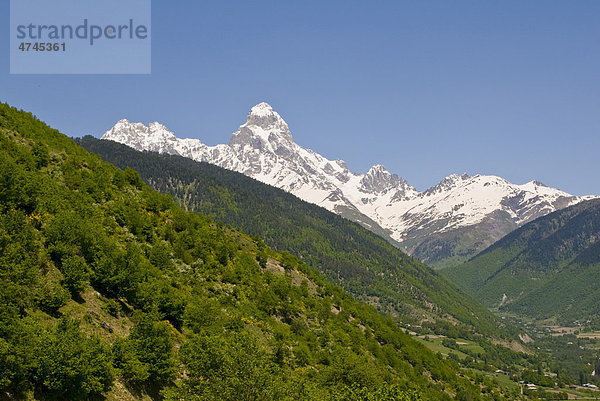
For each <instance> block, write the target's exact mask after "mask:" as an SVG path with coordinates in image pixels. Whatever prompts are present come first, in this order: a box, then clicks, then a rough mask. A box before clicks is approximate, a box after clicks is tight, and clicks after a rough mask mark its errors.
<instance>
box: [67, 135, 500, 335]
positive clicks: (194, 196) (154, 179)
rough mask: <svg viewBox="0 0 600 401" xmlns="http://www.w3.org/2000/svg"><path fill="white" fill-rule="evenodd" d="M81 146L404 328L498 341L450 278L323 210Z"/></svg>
mask: <svg viewBox="0 0 600 401" xmlns="http://www.w3.org/2000/svg"><path fill="white" fill-rule="evenodd" d="M77 141H78V143H79V144H80V145H81V146H83V147H84V148H86V149H88V150H90V151H92V152H94V153H97V154H99V155H100V156H102V158H103V159H104V160H106V161H109V162H111V163H114V164H115V165H117V166H119V167H121V168H125V167H131V168H133V169H135V170H137V171H139V172H140V174H141V176H142V178H143V179H144V180H145V181H146V182H148V183H149V184H150V185H151V186H153V187H154V188H156V189H158V190H160V191H162V192H166V193H171V194H173V195H174V196H175V197H176V198H177V199H179V200H180V201H181V202H182V204H183V205H184V206H185V207H187V208H189V209H191V210H196V211H199V212H202V213H205V214H208V215H209V216H211V217H213V218H214V219H216V220H218V221H223V222H225V223H227V224H231V225H233V226H234V227H238V228H240V229H243V230H244V231H246V232H248V233H250V234H258V235H260V236H262V237H263V238H264V239H265V241H266V242H267V244H269V245H270V246H273V247H274V248H276V249H279V250H289V251H290V252H293V253H295V254H297V255H299V256H301V257H302V258H303V260H305V261H306V262H307V263H308V264H309V265H310V266H313V267H315V268H317V269H319V270H321V271H322V272H323V273H325V274H326V276H327V277H329V278H330V279H332V280H334V281H335V282H337V283H339V284H341V285H342V286H343V287H344V288H346V289H347V290H349V291H350V292H352V293H353V294H354V295H355V296H357V297H358V298H359V299H360V300H363V301H365V302H367V303H370V304H373V305H376V306H377V307H378V308H379V309H380V310H382V311H385V312H389V313H391V314H393V315H395V316H397V318H399V319H400V320H402V321H403V322H404V323H423V322H427V321H429V322H430V324H431V322H433V321H438V320H444V321H448V320H449V321H451V322H456V321H460V322H462V323H463V326H464V327H463V328H464V329H466V330H468V331H470V330H472V327H475V330H476V331H478V332H480V333H488V334H498V333H499V330H498V324H499V323H498V321H497V320H496V318H495V317H494V316H493V315H492V314H491V313H490V312H489V311H487V310H486V309H485V308H484V307H483V306H482V305H480V304H478V303H476V302H474V301H473V300H472V299H470V297H468V296H465V295H466V294H464V293H462V292H460V291H457V289H456V287H455V286H454V285H453V284H451V283H450V282H449V281H447V280H446V279H445V278H443V277H441V276H439V275H438V274H437V273H435V272H434V271H432V270H431V269H430V268H429V267H427V266H425V265H423V264H422V263H420V262H419V261H418V260H416V259H413V258H411V257H408V256H406V255H405V254H404V253H403V252H402V251H400V250H399V249H397V248H395V247H393V246H391V245H390V244H388V243H387V242H386V241H385V240H383V239H382V238H380V237H378V236H376V235H374V234H373V233H371V232H369V231H368V230H366V229H364V228H362V227H360V226H359V225H358V224H355V223H352V222H350V221H348V220H346V219H344V218H341V217H339V216H337V215H336V214H334V213H331V212H329V211H327V210H325V209H323V208H321V207H318V206H315V205H312V204H309V203H307V202H304V201H302V200H300V199H298V198H297V197H295V196H293V195H291V194H289V193H287V192H285V191H283V190H280V189H278V188H274V187H272V186H270V185H265V184H262V183H260V182H258V181H256V180H253V179H251V178H248V177H246V176H244V175H243V174H240V173H236V172H233V171H230V170H227V169H223V168H220V167H217V166H214V165H211V164H208V163H199V162H194V161H192V160H190V159H188V158H183V157H179V156H168V155H159V154H157V153H148V152H143V153H142V152H138V151H135V150H133V149H131V148H129V147H127V146H124V145H121V144H118V143H116V142H112V141H106V140H102V141H100V140H98V139H95V138H93V137H90V136H87V137H84V138H82V139H78V140H77Z"/></svg>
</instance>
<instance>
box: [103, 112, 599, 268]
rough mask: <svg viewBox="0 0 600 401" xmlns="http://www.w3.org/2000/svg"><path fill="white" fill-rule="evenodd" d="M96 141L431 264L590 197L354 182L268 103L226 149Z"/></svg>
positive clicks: (486, 179)
mask: <svg viewBox="0 0 600 401" xmlns="http://www.w3.org/2000/svg"><path fill="white" fill-rule="evenodd" d="M102 139H106V140H112V141H115V142H120V143H123V144H125V145H128V146H130V147H133V148H135V149H137V150H147V151H155V152H159V153H169V154H178V155H181V156H184V157H189V158H191V159H194V160H197V161H206V162H209V163H212V164H216V165H218V166H221V167H224V168H227V169H230V170H235V171H238V172H241V173H243V174H245V175H248V176H250V177H252V178H255V179H257V180H259V181H262V182H264V183H267V184H270V185H273V186H276V187H279V188H281V189H283V190H285V191H288V192H291V193H293V194H295V195H296V196H298V197H299V198H301V199H303V200H305V201H307V202H311V203H314V204H317V205H320V206H323V207H325V208H327V209H329V210H331V211H333V212H336V213H338V214H341V215H343V216H344V217H347V218H350V219H352V220H355V221H357V222H359V223H361V224H362V225H363V226H365V227H367V228H369V229H371V230H372V231H375V232H377V233H378V234H380V235H384V236H387V237H388V239H392V242H394V241H397V242H400V243H402V245H403V246H404V247H405V249H406V250H407V251H408V252H409V253H413V254H415V256H417V257H419V258H421V259H422V260H424V261H425V262H429V263H433V264H438V263H441V262H444V261H446V260H452V261H456V262H457V261H459V260H462V259H465V258H467V257H469V256H472V255H474V254H475V253H476V252H477V251H478V250H481V249H483V247H484V246H487V245H489V244H490V243H491V242H493V241H495V240H497V239H499V238H500V237H501V236H503V235H505V234H507V233H508V232H510V231H511V230H513V229H515V228H516V227H518V226H521V225H522V224H524V223H526V222H528V221H530V220H532V219H535V218H537V217H540V216H543V215H545V214H548V213H550V212H553V211H555V210H558V209H561V208H564V207H566V206H569V205H572V204H575V203H577V202H580V201H581V200H583V199H588V198H589V197H575V196H571V195H569V194H567V193H565V192H563V191H560V190H558V189H553V188H549V187H546V186H544V185H543V184H541V183H539V182H537V181H531V182H529V183H527V184H523V185H514V184H511V183H510V182H508V181H506V180H505V179H503V178H500V177H496V176H483V175H476V176H469V175H466V174H464V175H461V176H459V175H456V174H453V175H450V176H449V177H447V178H445V179H443V180H442V181H441V182H440V183H439V184H437V185H435V186H434V187H432V188H430V189H428V190H426V191H424V192H419V191H417V190H416V189H415V188H414V187H413V186H411V185H410V184H408V182H406V180H404V179H403V178H401V177H399V176H398V175H396V174H392V173H390V172H388V171H387V170H386V169H385V168H384V167H383V166H382V165H376V166H373V167H372V168H371V169H370V170H369V171H368V172H367V173H365V174H356V173H353V172H351V171H350V170H349V169H348V167H347V166H346V163H344V162H343V161H342V160H328V159H326V158H325V157H323V156H321V155H319V154H318V153H315V152H314V151H312V150H310V149H304V148H302V147H301V146H299V145H297V144H296V143H295V142H294V141H293V138H292V134H291V132H290V130H289V127H288V125H287V124H286V122H285V121H284V120H283V118H281V116H280V115H279V114H278V113H277V112H276V111H274V110H273V109H272V108H271V106H269V105H268V104H267V103H260V104H258V105H256V106H254V107H253V108H252V109H251V110H250V113H249V114H248V117H247V119H246V122H245V123H244V124H243V125H241V126H240V127H239V129H238V130H237V131H236V132H234V133H233V135H232V136H231V139H230V141H229V145H217V146H207V145H205V144H203V143H202V142H201V141H200V140H198V139H179V138H177V137H176V136H175V135H174V134H173V133H172V132H170V131H169V130H168V129H167V128H166V127H165V126H163V125H161V124H159V123H156V122H155V123H151V124H149V125H148V126H145V125H143V124H141V123H130V122H129V121H127V120H121V121H119V122H118V123H117V124H116V125H115V126H114V127H113V128H112V129H110V130H109V131H107V132H106V133H105V134H104V135H103V136H102ZM474 232H477V235H474V234H473V233H474Z"/></svg>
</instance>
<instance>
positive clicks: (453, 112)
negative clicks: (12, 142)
mask: <svg viewBox="0 0 600 401" xmlns="http://www.w3.org/2000/svg"><path fill="white" fill-rule="evenodd" d="M183 4H184V2H173V1H171V2H169V1H165V0H154V1H153V3H152V13H153V16H152V42H153V43H152V44H153V46H152V60H153V62H152V74H151V75H147V76H145V75H139V76H135V75H134V76H131V75H81V76H77V75H72V76H61V75H29V76H28V75H9V74H8V72H9V59H8V52H9V38H8V35H2V36H1V37H0V54H3V55H4V57H2V58H0V63H1V65H0V100H1V101H4V102H8V103H10V104H11V105H14V106H17V107H19V108H23V109H26V110H28V111H31V112H33V113H34V114H36V115H37V116H38V117H40V118H41V119H43V120H44V121H46V122H48V123H49V124H50V125H52V126H54V127H55V128H58V129H59V130H61V131H62V132H63V133H65V134H67V135H69V136H81V135H83V134H88V133H91V134H93V135H95V136H99V135H101V134H102V133H103V132H104V131H105V130H107V129H109V128H110V127H111V126H112V125H113V124H114V123H115V122H116V121H117V120H119V119H121V118H128V119H130V120H133V121H141V122H144V123H148V122H151V121H160V122H162V123H163V124H165V125H166V126H167V127H169V128H170V129H171V130H173V131H174V132H175V133H176V134H177V135H178V136H182V137H194V138H199V139H201V140H202V141H203V142H205V143H207V144H210V145H214V144H217V143H226V142H228V140H229V137H230V134H231V133H232V132H234V131H235V130H236V129H237V127H238V126H239V125H240V124H241V123H243V122H244V120H245V116H246V114H247V112H248V111H249V109H250V107H251V106H253V105H254V104H256V103H258V102H260V101H267V102H269V103H270V104H271V105H272V106H273V107H274V108H275V109H276V110H277V111H278V112H279V113H280V114H281V115H282V116H283V117H284V119H286V121H287V122H288V124H289V126H290V128H291V130H292V134H293V135H294V138H295V140H296V142H297V143H299V144H300V145H302V146H304V147H308V148H311V149H314V150H315V151H317V152H319V153H321V154H323V155H325V156H326V157H328V158H342V159H344V160H346V162H347V163H348V165H349V167H350V169H351V170H353V171H356V172H364V171H366V170H367V169H368V168H369V167H370V166H371V165H373V164H378V163H381V164H384V165H385V166H386V167H387V168H388V170H390V171H392V172H395V173H398V174H399V175H401V176H403V177H404V178H406V179H407V180H408V181H409V182H410V183H411V184H413V185H415V186H416V187H417V188H419V189H425V188H427V187H429V186H431V185H434V184H435V183H436V182H438V181H439V180H440V179H442V178H443V177H445V176H447V175H449V174H451V173H453V172H457V173H462V172H467V173H469V174H476V173H482V174H496V175H500V176H503V177H505V178H507V179H508V180H510V181H512V182H515V183H524V182H526V181H529V180H531V179H537V180H540V181H542V182H544V183H546V184H547V185H551V186H555V187H558V188H561V189H563V190H566V191H569V192H571V193H574V194H590V193H595V194H600V179H599V176H598V175H599V174H598V173H599V171H600V169H599V168H598V159H599V158H598V151H599V149H600V111H599V106H600V1H596V0H591V1H586V0H578V1H566V0H565V1H550V0H545V1H534V0H531V1H480V0H478V1H452V2H450V1H416V0H415V1H410V2H409V1H377V2H367V1H360V2H358V1H342V0H339V1H260V0H257V1H220V2H207V1H186V2H185V5H183ZM0 12H1V14H2V24H3V26H8V23H9V21H8V1H7V0H3V1H2V3H1V6H0ZM7 30H8V28H6V29H5V30H4V31H5V33H6V32H7Z"/></svg>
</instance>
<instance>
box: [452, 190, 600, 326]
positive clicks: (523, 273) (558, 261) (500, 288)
mask: <svg viewBox="0 0 600 401" xmlns="http://www.w3.org/2000/svg"><path fill="white" fill-rule="evenodd" d="M442 272H443V273H444V274H446V275H447V276H448V277H449V278H451V279H452V280H453V281H454V282H455V283H457V284H458V285H459V286H461V287H462V288H464V289H465V290H466V291H467V292H469V293H471V294H472V295H473V296H475V297H476V298H477V299H479V300H481V301H482V302H484V303H485V304H486V305H487V306H489V307H500V308H501V309H503V310H507V311H513V312H518V313H520V314H524V315H528V316H531V317H536V318H549V317H558V318H559V319H560V321H562V322H565V323H572V322H573V321H574V320H584V321H585V320H587V319H590V318H597V315H598V314H599V313H600V286H598V279H599V277H600V200H598V199H594V200H589V201H585V202H581V203H579V204H577V205H574V206H570V207H568V208H566V209H563V210H560V211H557V212H554V213H551V214H549V215H547V216H544V217H540V218H539V219H537V220H534V221H532V222H530V223H528V224H526V225H524V226H523V227H521V228H519V229H517V230H515V231H513V232H512V233H510V234H508V235H507V236H506V237H504V238H502V239H501V240H500V241H498V242H497V243H495V244H494V245H492V246H491V247H489V248H488V249H486V250H484V251H483V252H481V253H480V254H479V255H477V256H476V257H475V258H473V259H472V260H470V261H469V262H467V263H465V264H463V265H460V266H456V267H453V268H449V269H444V270H442Z"/></svg>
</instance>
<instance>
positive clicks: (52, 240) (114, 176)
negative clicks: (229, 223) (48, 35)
mask: <svg viewBox="0 0 600 401" xmlns="http://www.w3.org/2000/svg"><path fill="white" fill-rule="evenodd" d="M0 288H1V289H2V291H0V394H2V395H1V396H2V397H8V398H9V399H13V398H29V399H32V398H34V399H108V400H127V399H132V400H135V399H142V398H144V397H150V398H153V399H160V398H164V399H166V400H182V399H185V400H188V399H203V400H213V399H214V400H271V399H273V400H274V399H278V400H282V399H294V400H311V399H314V400H327V399H332V400H390V399H397V400H417V399H435V400H438V399H450V398H452V397H453V396H455V395H456V396H458V398H459V399H474V400H475V399H480V398H481V399H496V398H499V397H501V394H500V391H499V390H498V389H497V388H495V387H490V386H491V384H490V385H487V386H486V385H485V384H483V383H482V382H481V380H479V381H478V382H477V384H475V380H473V379H470V378H469V375H471V373H470V371H469V370H462V371H460V369H459V366H458V364H457V362H455V361H453V360H445V359H441V358H440V357H439V356H436V355H435V354H433V353H432V352H431V351H429V350H428V349H426V348H425V347H424V346H422V345H421V344H419V343H418V342H416V341H414V340H413V339H412V338H411V337H409V336H408V335H406V334H404V332H403V331H402V330H401V329H399V328H398V326H397V325H396V324H395V323H394V322H393V321H392V320H391V319H388V318H385V317H383V316H382V315H380V314H378V313H377V312H376V310H375V309H374V308H372V307H370V306H366V305H364V304H361V303H359V302H357V301H355V300H354V299H353V298H352V296H350V295H349V294H347V293H345V292H344V291H343V290H342V289H340V288H339V287H336V286H333V285H330V284H327V283H326V282H325V281H324V280H323V279H322V278H321V276H320V275H319V274H318V273H317V272H315V271H314V270H313V269H311V268H310V267H309V266H307V265H306V264H305V263H304V262H303V261H302V259H300V258H297V257H294V256H292V255H291V254H289V253H277V252H275V251H273V250H271V249H270V248H269V247H267V246H266V245H265V244H264V243H263V242H262V240H261V239H260V238H258V237H254V238H250V237H248V236H246V235H244V234H242V233H240V232H238V231H236V230H233V229H230V228H227V227H224V226H222V225H220V224H216V223H214V222H213V221H212V220H211V219H210V218H208V217H205V216H202V215H200V214H195V213H190V212H186V211H184V210H183V209H181V208H180V207H178V206H176V205H175V203H174V202H173V200H172V198H171V197H170V196H167V195H161V194H160V193H158V192H155V191H153V190H151V189H150V188H148V187H147V186H146V185H145V184H143V182H142V181H141V179H140V177H139V175H138V174H137V173H136V172H135V171H133V170H131V169H126V170H125V171H122V170H120V169H118V168H116V167H114V166H112V165H110V164H108V163H106V162H103V161H102V160H101V159H100V158H99V157H98V156H95V155H92V154H90V153H88V152H87V151H85V150H83V149H82V148H80V147H78V146H77V145H76V144H75V143H74V142H73V141H72V140H70V139H68V138H67V137H65V136H63V135H61V134H60V133H59V132H57V131H56V130H53V129H51V128H49V127H47V126H46V125H45V124H43V123H42V122H40V121H39V120H37V119H35V118H34V117H33V116H32V115H31V114H29V113H25V112H21V111H18V110H16V109H14V108H10V107H9V106H7V105H5V104H0ZM459 371H460V372H461V373H460V374H459ZM482 386H483V387H485V394H483V395H481V394H480V393H481V392H482ZM512 396H516V395H514V394H512V395H509V398H510V397H512Z"/></svg>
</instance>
